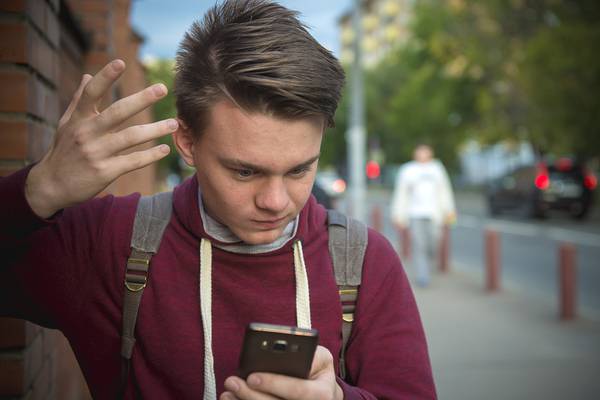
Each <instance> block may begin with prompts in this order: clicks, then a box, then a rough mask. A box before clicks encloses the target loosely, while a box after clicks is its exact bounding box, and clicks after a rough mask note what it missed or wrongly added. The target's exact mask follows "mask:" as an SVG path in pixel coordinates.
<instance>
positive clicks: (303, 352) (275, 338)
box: [238, 322, 319, 379]
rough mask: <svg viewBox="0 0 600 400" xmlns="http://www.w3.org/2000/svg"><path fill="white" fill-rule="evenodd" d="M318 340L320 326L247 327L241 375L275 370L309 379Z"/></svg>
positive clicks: (241, 356) (273, 371)
mask: <svg viewBox="0 0 600 400" xmlns="http://www.w3.org/2000/svg"><path fill="white" fill-rule="evenodd" d="M318 342H319V334H318V332H317V330H316V329H303V328H298V327H295V326H285V325H272V324H262V323H257V322H253V323H251V324H249V325H248V327H247V328H246V335H245V337H244V345H243V347H242V352H241V354H240V366H239V371H238V372H239V376H240V377H241V378H243V379H246V378H247V377H248V375H250V374H251V373H253V372H272V373H276V374H282V375H287V376H292V377H296V378H302V379H306V378H308V374H309V373H310V367H311V365H312V361H313V357H314V355H315V350H316V349H317V344H318Z"/></svg>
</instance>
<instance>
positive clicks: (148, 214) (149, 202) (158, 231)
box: [117, 192, 173, 399]
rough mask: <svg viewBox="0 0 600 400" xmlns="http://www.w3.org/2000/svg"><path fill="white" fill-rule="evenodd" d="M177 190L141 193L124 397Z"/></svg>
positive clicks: (126, 308) (124, 343)
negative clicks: (144, 296)
mask: <svg viewBox="0 0 600 400" xmlns="http://www.w3.org/2000/svg"><path fill="white" fill-rule="evenodd" d="M172 203H173V193H172V192H165V193H158V194H155V195H154V196H144V197H141V198H140V200H139V202H138V207H137V210H136V213H135V218H134V220H133V233H132V235H131V254H130V255H129V258H128V259H127V267H126V269H125V287H124V295H123V327H122V331H121V357H122V362H121V377H120V384H119V391H118V394H117V398H119V399H123V398H124V397H125V391H126V389H127V381H128V379H129V369H130V364H131V355H132V354H133V347H134V346H135V324H136V322H137V316H138V311H139V308H140V302H141V300H142V294H143V293H144V288H145V287H146V283H147V282H148V272H149V269H150V260H151V259H152V256H153V255H154V254H156V252H157V251H158V248H159V247H160V241H161V239H162V235H163V233H164V232H165V228H166V227H167V225H168V224H169V221H170V220H171V210H172Z"/></svg>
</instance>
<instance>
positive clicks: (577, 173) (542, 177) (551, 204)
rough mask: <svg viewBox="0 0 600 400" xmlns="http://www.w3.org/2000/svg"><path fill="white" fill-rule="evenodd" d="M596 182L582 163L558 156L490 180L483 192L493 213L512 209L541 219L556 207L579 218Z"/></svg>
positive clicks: (587, 205) (583, 212)
mask: <svg viewBox="0 0 600 400" xmlns="http://www.w3.org/2000/svg"><path fill="white" fill-rule="evenodd" d="M597 185H598V181H597V178H596V176H595V175H594V174H593V173H592V172H591V171H590V170H588V169H587V168H585V166H584V165H582V164H580V163H577V162H576V161H574V160H572V159H570V158H559V159H557V160H556V161H553V162H541V163H539V164H537V165H532V166H524V167H520V168H517V169H515V170H514V171H512V172H510V173H508V174H506V175H504V176H501V177H500V178H498V179H496V180H494V181H492V182H490V184H489V185H488V187H487V191H486V194H487V200H488V206H489V211H490V213H491V214H492V215H497V214H499V213H501V212H503V211H507V210H515V211H520V212H521V213H523V214H525V215H527V216H534V217H538V218H544V217H546V215H547V213H548V211H549V210H551V209H556V210H564V211H567V212H568V213H569V214H570V215H571V216H572V217H573V218H578V219H580V218H584V217H585V216H586V215H587V214H588V212H589V210H590V207H591V205H592V200H593V193H594V190H595V189H596V186H597Z"/></svg>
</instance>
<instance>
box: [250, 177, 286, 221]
mask: <svg viewBox="0 0 600 400" xmlns="http://www.w3.org/2000/svg"><path fill="white" fill-rule="evenodd" d="M289 203H290V196H289V194H288V191H287V187H286V186H285V182H284V181H283V179H282V178H281V177H272V178H270V179H268V180H267V181H266V182H265V183H264V185H263V186H262V187H261V188H260V189H259V191H258V193H257V194H256V206H257V207H258V208H259V209H261V210H264V211H268V212H270V213H273V214H280V213H281V212H282V211H284V210H285V209H286V208H287V207H288V205H289Z"/></svg>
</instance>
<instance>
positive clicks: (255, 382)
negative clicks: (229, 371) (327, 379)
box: [247, 373, 316, 400]
mask: <svg viewBox="0 0 600 400" xmlns="http://www.w3.org/2000/svg"><path fill="white" fill-rule="evenodd" d="M247 385H248V387H249V389H250V390H254V391H257V392H259V393H260V392H263V393H269V394H270V396H273V397H269V398H276V399H277V398H283V399H288V400H300V399H311V398H316V397H311V393H314V390H313V389H312V388H311V386H312V385H313V381H309V380H306V379H299V378H293V377H290V376H285V375H278V374H269V373H254V374H252V375H250V376H249V377H248V380H247Z"/></svg>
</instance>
